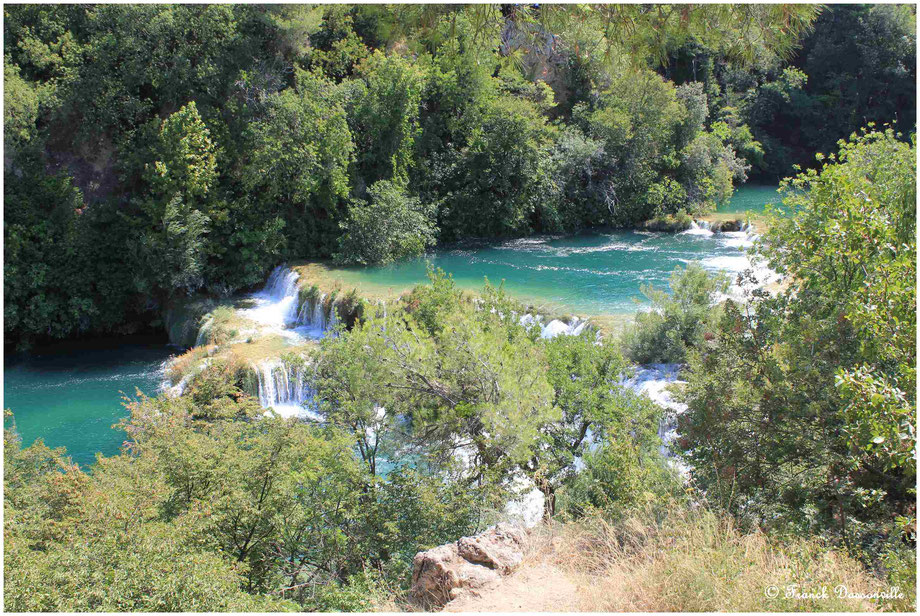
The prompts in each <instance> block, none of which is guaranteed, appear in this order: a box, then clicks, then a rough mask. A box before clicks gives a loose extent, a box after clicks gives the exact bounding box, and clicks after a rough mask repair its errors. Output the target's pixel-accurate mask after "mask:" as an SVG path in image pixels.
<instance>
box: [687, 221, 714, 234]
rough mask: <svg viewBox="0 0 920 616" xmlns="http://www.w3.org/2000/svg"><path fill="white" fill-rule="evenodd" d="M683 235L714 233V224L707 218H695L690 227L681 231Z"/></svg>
mask: <svg viewBox="0 0 920 616" xmlns="http://www.w3.org/2000/svg"><path fill="white" fill-rule="evenodd" d="M681 233H682V234H683V235H704V236H710V235H712V225H711V224H709V221H707V220H694V221H693V222H691V223H690V228H689V229H687V230H686V231H681Z"/></svg>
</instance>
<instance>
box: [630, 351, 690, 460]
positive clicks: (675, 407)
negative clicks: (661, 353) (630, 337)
mask: <svg viewBox="0 0 920 616" xmlns="http://www.w3.org/2000/svg"><path fill="white" fill-rule="evenodd" d="M679 372H680V366H679V365H678V364H649V365H646V366H638V367H636V371H635V373H634V374H633V375H632V376H631V377H630V378H628V379H626V380H625V381H623V382H622V383H621V385H623V386H624V387H626V388H627V389H630V390H632V391H633V392H635V393H636V394H639V395H642V394H645V395H647V396H648V397H649V399H651V401H652V402H654V403H655V404H657V405H658V406H660V407H661V408H663V409H664V410H665V414H664V417H663V418H662V420H661V423H660V424H659V426H658V436H660V437H661V445H660V451H661V454H662V455H663V456H665V457H666V458H668V459H669V460H670V461H671V462H672V463H673V464H674V465H675V467H676V468H677V469H678V471H680V472H681V474H684V475H686V473H687V471H688V469H687V467H686V466H684V465H683V464H682V463H681V462H680V461H679V460H677V459H676V458H675V457H674V456H673V454H672V453H671V443H672V442H674V438H675V437H676V436H677V418H678V417H679V416H680V414H681V413H683V412H684V411H686V410H687V405H686V404H683V403H681V402H678V401H676V400H674V398H673V396H672V394H671V392H669V391H668V386H670V385H673V384H685V383H686V381H681V380H678V374H679Z"/></svg>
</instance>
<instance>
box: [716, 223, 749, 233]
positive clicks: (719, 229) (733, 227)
mask: <svg viewBox="0 0 920 616" xmlns="http://www.w3.org/2000/svg"><path fill="white" fill-rule="evenodd" d="M743 227H744V221H743V220H722V221H718V220H717V221H714V222H713V223H711V225H710V227H709V228H710V230H711V231H712V232H713V233H726V232H729V231H741V230H742V228H743Z"/></svg>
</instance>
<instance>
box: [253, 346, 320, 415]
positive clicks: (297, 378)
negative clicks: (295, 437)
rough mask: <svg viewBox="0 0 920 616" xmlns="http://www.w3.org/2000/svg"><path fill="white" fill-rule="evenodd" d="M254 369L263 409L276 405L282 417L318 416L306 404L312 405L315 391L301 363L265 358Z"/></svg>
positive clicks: (275, 408) (276, 409) (274, 407)
mask: <svg viewBox="0 0 920 616" xmlns="http://www.w3.org/2000/svg"><path fill="white" fill-rule="evenodd" d="M253 369H254V371H255V373H256V379H257V381H258V388H259V391H258V394H259V404H261V405H262V407H263V408H273V409H274V410H275V411H276V412H277V413H278V414H279V415H281V416H283V417H293V416H309V417H317V415H316V413H315V412H313V411H311V410H310V409H309V408H307V407H306V406H305V403H306V404H307V406H309V405H310V402H311V401H312V398H313V392H312V391H311V390H310V388H309V387H308V386H307V384H306V378H305V377H306V375H305V374H304V373H303V370H302V368H301V367H300V366H293V365H290V364H289V363H287V362H284V361H281V360H275V359H273V360H266V361H262V362H260V363H259V364H257V365H256V366H254V367H253Z"/></svg>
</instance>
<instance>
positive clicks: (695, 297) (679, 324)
mask: <svg viewBox="0 0 920 616" xmlns="http://www.w3.org/2000/svg"><path fill="white" fill-rule="evenodd" d="M728 285H729V281H728V278H727V277H726V276H725V275H724V274H715V275H712V274H709V273H708V272H707V271H706V270H704V269H703V268H702V266H701V265H699V264H698V263H690V264H689V265H687V267H686V268H681V267H677V268H675V269H674V272H672V273H671V281H670V289H671V292H670V293H667V292H666V291H663V290H661V289H655V288H653V287H651V286H649V285H643V286H642V294H643V295H645V297H646V298H647V299H648V300H649V301H650V302H651V303H652V305H651V307H650V309H649V310H647V311H640V312H637V313H636V322H635V325H633V326H632V327H631V328H630V329H628V330H627V331H626V332H625V333H624V336H623V347H624V349H625V353H626V356H627V357H629V358H630V359H631V360H633V361H634V362H636V363H639V364H652V363H666V364H671V363H683V362H684V361H686V358H687V352H688V351H689V350H691V349H694V348H699V347H700V346H702V344H703V341H704V337H705V336H706V335H707V334H708V333H709V332H710V330H712V328H714V327H715V326H716V323H717V322H718V319H719V316H718V315H719V309H718V307H717V306H714V303H715V302H717V301H719V299H720V298H721V296H722V295H723V294H724V293H725V292H726V291H727V290H728Z"/></svg>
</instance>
